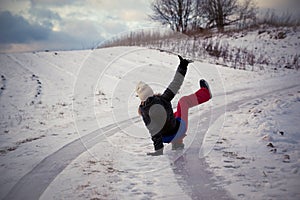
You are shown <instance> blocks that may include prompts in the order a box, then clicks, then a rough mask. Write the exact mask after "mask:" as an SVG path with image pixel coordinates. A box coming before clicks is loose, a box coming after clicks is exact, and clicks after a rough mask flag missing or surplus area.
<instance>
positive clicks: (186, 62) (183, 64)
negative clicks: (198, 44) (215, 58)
mask: <svg viewBox="0 0 300 200" xmlns="http://www.w3.org/2000/svg"><path fill="white" fill-rule="evenodd" d="M178 58H179V60H180V65H181V66H182V67H187V66H188V64H189V63H192V62H194V61H192V60H188V59H183V58H182V57H181V56H180V55H178Z"/></svg>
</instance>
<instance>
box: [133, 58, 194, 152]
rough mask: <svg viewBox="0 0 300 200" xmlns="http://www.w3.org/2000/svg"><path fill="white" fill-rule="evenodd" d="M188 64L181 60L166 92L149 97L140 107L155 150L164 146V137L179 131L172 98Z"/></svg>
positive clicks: (179, 85) (180, 83)
mask: <svg viewBox="0 0 300 200" xmlns="http://www.w3.org/2000/svg"><path fill="white" fill-rule="evenodd" d="M187 65H188V63H187V62H181V63H180V64H179V66H178V68H177V71H176V73H175V76H174V78H173V80H172V82H171V83H170V84H169V86H168V88H167V89H166V90H165V91H164V93H163V94H162V95H154V96H152V97H149V98H148V99H147V100H146V101H145V102H142V103H141V105H140V107H139V109H140V113H141V115H142V117H143V121H144V123H145V125H146V127H147V128H148V130H149V132H150V134H151V139H152V141H153V145H154V149H155V150H159V149H161V148H163V139H162V137H164V136H170V135H174V134H176V133H177V131H178V128H179V125H180V122H179V121H178V120H176V119H175V117H174V114H173V109H172V104H171V100H172V99H173V98H174V97H175V95H176V94H177V92H178V90H179V89H180V87H181V85H182V83H183V80H184V77H185V74H186V71H187Z"/></svg>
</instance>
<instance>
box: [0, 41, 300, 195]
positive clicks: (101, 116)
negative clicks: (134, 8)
mask: <svg viewBox="0 0 300 200" xmlns="http://www.w3.org/2000/svg"><path fill="white" fill-rule="evenodd" d="M298 42H299V41H298ZM298 49H299V47H298ZM0 61H1V68H0V72H1V91H0V92H1V93H0V106H1V115H0V117H1V121H0V157H1V160H0V173H1V178H0V199H18V198H19V197H21V198H22V199H202V197H203V196H201V195H202V194H201V193H203V195H204V196H205V197H206V198H205V199H220V198H218V197H219V196H222V195H223V194H224V196H223V199H295V200H296V199H300V192H299V189H298V188H300V181H299V178H300V172H299V169H300V145H299V143H300V135H299V128H300V127H299V122H298V121H299V119H300V114H299V113H300V82H299V80H300V73H299V71H295V70H291V69H285V68H282V69H281V70H277V71H274V72H268V73H264V71H260V72H250V71H240V70H234V69H230V68H224V67H220V66H217V65H213V64H208V63H205V62H195V63H193V64H191V65H190V66H189V69H188V73H187V75H186V79H185V82H184V85H183V86H182V88H181V90H180V92H179V94H178V95H177V96H176V98H175V100H173V106H175V105H176V103H177V101H178V99H179V98H180V97H181V96H183V95H187V94H190V93H192V92H194V91H196V90H197V89H198V88H199V85H198V82H199V79H201V78H204V79H206V80H207V81H208V83H209V84H210V87H211V90H212V93H213V99H212V100H211V101H209V102H207V103H206V104H203V105H200V106H198V107H195V108H193V109H191V110H190V120H191V121H190V124H189V131H188V132H187V135H188V136H187V137H186V139H185V144H186V149H185V150H184V151H180V152H173V151H172V150H171V148H170V145H167V146H166V150H165V155H163V156H160V157H147V156H145V155H146V153H147V152H149V151H152V149H153V147H152V143H151V140H150V137H149V134H148V133H147V130H146V129H145V127H144V124H143V122H142V121H141V120H140V118H139V117H138V115H137V107H138V105H139V101H138V99H137V98H136V96H135V94H134V89H135V85H136V83H137V82H138V81H140V80H143V81H145V82H147V83H149V84H150V85H151V86H152V87H153V88H154V89H155V91H157V92H158V93H159V92H163V90H164V88H165V87H166V86H167V85H168V83H169V82H170V81H171V80H172V78H173V75H174V73H175V70H176V67H177V65H178V58H177V57H176V56H175V55H171V54H167V53H164V52H160V51H156V50H149V49H146V48H137V47H115V48H107V49H97V50H94V51H89V50H86V51H70V52H36V53H19V54H2V55H0ZM205 126H207V128H206V129H205V128H204V127H205ZM199 137H200V139H199ZM197 140H200V141H199V142H198V141H197ZM191 155H192V156H193V157H194V159H196V161H194V162H195V163H196V164H197V163H199V162H198V161H197V159H199V160H202V161H203V160H204V161H205V162H204V163H203V165H194V164H193V163H192V164H193V165H192V164H191V162H185V159H186V160H187V161H189V159H191V158H190V157H191ZM182 160H183V161H182ZM179 161H180V167H179V164H178V162H179ZM191 165H192V166H191ZM189 167H193V168H194V169H193V170H196V171H197V170H199V171H205V173H206V172H207V173H206V174H209V175H208V178H207V180H206V179H205V180H204V178H203V177H202V176H201V175H199V174H198V173H195V174H189V172H190V171H189V170H187V169H189ZM186 173H187V174H189V175H186ZM195 180H196V181H195ZM197 180H199V182H200V183H202V182H203V183H205V185H204V186H199V187H203V188H205V187H207V190H203V191H198V192H197V191H195V189H194V185H195V182H197ZM197 187H198V186H197ZM195 188H196V185H195ZM208 191H211V193H210V192H208ZM207 193H209V194H207Z"/></svg>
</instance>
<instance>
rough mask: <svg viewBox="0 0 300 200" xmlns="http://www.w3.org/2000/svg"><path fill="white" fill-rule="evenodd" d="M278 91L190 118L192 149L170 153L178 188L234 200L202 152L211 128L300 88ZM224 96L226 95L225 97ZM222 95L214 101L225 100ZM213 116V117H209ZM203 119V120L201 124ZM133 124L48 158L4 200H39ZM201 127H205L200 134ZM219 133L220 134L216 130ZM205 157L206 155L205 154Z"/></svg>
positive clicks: (109, 127) (88, 138)
mask: <svg viewBox="0 0 300 200" xmlns="http://www.w3.org/2000/svg"><path fill="white" fill-rule="evenodd" d="M281 86H282V87H277V88H276V89H273V90H272V89H271V88H268V90H267V92H265V93H261V94H259V95H256V96H252V97H251V98H249V97H246V98H243V99H240V100H238V101H233V102H230V103H229V102H228V103H227V104H225V105H222V106H219V107H218V108H214V109H213V110H211V109H208V110H206V111H205V110H204V112H203V113H201V115H200V116H199V115H198V113H194V114H193V115H192V116H191V117H190V124H191V125H190V127H189V132H197V134H195V135H194V136H195V137H194V138H193V140H192V142H191V144H190V146H188V148H187V149H186V150H185V152H184V153H182V152H180V153H176V152H175V153H174V152H173V153H168V154H167V155H168V157H169V158H170V163H171V165H172V166H173V167H172V169H173V171H174V173H175V174H177V175H179V176H182V177H183V178H184V180H185V181H184V182H183V181H181V182H179V183H178V184H179V185H180V186H181V187H182V189H183V190H185V191H188V193H189V195H190V197H191V198H192V199H207V200H208V199H232V197H230V195H229V194H228V193H227V191H225V190H224V188H222V187H220V186H218V185H217V184H216V182H215V181H214V180H213V177H214V175H213V173H212V172H211V171H209V166H208V165H207V163H206V161H205V158H204V155H203V154H201V152H200V149H201V146H202V142H203V140H204V136H205V135H206V133H207V131H208V129H209V128H210V127H209V125H211V124H213V123H214V122H215V121H216V120H217V119H218V118H219V117H221V116H222V115H223V114H224V113H225V112H229V111H235V110H236V109H238V108H239V105H241V104H244V103H247V102H249V101H252V100H254V99H257V98H263V97H265V96H268V95H270V94H272V93H275V92H278V91H283V90H288V89H291V88H295V87H298V88H300V84H295V83H291V84H287V85H285V84H284V85H283V84H282V85H281ZM245 91H247V92H249V93H252V92H253V88H252V89H251V88H248V89H243V90H240V89H239V90H237V91H231V92H230V93H231V94H233V93H236V92H245ZM223 95H224V94H223ZM223 95H221V94H218V95H216V96H214V98H218V96H219V97H223ZM208 116H209V117H208ZM199 119H202V120H201V122H200V123H199ZM132 121H136V122H138V121H140V119H139V118H138V117H134V118H132V119H128V120H124V121H121V122H118V123H114V124H110V125H107V126H105V127H103V128H101V129H98V130H96V131H93V132H91V133H89V134H87V135H85V136H83V137H82V138H79V139H76V140H74V141H73V142H71V143H69V144H67V145H65V146H63V147H62V148H61V149H59V150H58V151H56V152H54V153H53V154H51V155H49V156H48V157H46V158H45V159H44V160H42V161H41V162H40V163H39V164H37V165H36V167H34V168H33V169H32V171H30V172H29V173H28V174H26V175H25V176H23V177H22V178H21V179H20V180H19V181H18V183H17V184H16V185H15V186H14V187H13V188H12V189H11V190H10V192H9V193H8V194H7V196H6V197H5V198H4V199H7V200H14V199H39V198H40V196H41V195H42V194H43V192H44V191H45V190H46V189H47V187H48V186H49V184H50V183H51V182H52V181H53V180H54V179H55V178H56V177H57V176H58V175H59V174H60V173H61V172H62V171H63V170H64V169H65V168H66V167H67V166H68V165H69V164H70V163H71V162H72V161H74V160H75V159H76V158H77V157H78V156H79V155H80V154H82V153H84V152H85V151H87V150H89V149H90V148H92V147H93V146H94V145H96V144H98V143H100V142H101V141H102V140H103V138H105V137H107V136H110V135H113V134H115V133H117V132H119V131H120V130H122V129H124V128H126V127H128V126H131V125H132ZM198 126H201V129H200V131H199V129H198ZM222 128H223V127H222V126H219V127H217V130H218V129H219V130H218V131H219V132H222ZM215 131H216V130H215ZM216 142H217V141H216ZM202 153H203V152H202Z"/></svg>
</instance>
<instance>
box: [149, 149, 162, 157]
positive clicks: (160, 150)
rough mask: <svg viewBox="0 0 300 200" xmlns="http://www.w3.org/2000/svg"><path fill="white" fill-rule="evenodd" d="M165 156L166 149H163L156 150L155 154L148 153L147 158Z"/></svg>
mask: <svg viewBox="0 0 300 200" xmlns="http://www.w3.org/2000/svg"><path fill="white" fill-rule="evenodd" d="M163 154H164V149H163V148H161V149H159V150H156V151H154V152H150V153H147V156H161V155H163Z"/></svg>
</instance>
